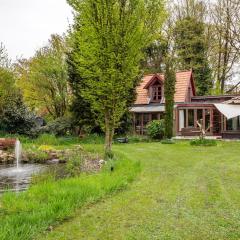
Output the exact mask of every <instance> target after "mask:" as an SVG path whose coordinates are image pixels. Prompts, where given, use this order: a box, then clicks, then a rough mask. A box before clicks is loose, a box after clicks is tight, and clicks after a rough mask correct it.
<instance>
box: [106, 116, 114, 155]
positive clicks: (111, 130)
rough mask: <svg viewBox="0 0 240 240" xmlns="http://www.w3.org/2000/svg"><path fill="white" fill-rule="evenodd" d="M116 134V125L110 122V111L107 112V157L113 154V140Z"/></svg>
mask: <svg viewBox="0 0 240 240" xmlns="http://www.w3.org/2000/svg"><path fill="white" fill-rule="evenodd" d="M113 135H114V127H113V126H112V124H111V123H110V115H109V113H106V114H105V157H107V158H109V157H111V155H112V141H113Z"/></svg>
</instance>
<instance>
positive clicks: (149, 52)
mask: <svg viewBox="0 0 240 240" xmlns="http://www.w3.org/2000/svg"><path fill="white" fill-rule="evenodd" d="M167 51H168V40H167V39H166V38H165V37H163V36H160V37H159V39H157V40H155V41H154V42H153V43H151V44H150V45H149V46H148V47H147V48H146V49H144V53H145V58H144V61H143V62H142V68H143V69H144V72H146V73H151V74H152V73H161V72H163V68H162V66H163V64H164V58H165V57H166V55H167Z"/></svg>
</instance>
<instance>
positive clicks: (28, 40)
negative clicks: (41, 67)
mask: <svg viewBox="0 0 240 240" xmlns="http://www.w3.org/2000/svg"><path fill="white" fill-rule="evenodd" d="M72 21H73V14H72V8H71V7H70V6H69V5H68V4H67V3H66V0H0V42H2V43H3V44H4V45H5V47H6V49H7V51H8V55H9V57H10V58H11V59H12V60H15V59H16V57H18V58H22V57H24V58H29V57H31V56H33V55H34V53H35V51H36V50H37V49H38V48H40V47H42V46H44V45H45V44H46V43H47V41H48V39H49V37H50V35H51V34H53V33H58V34H62V33H64V32H66V31H67V29H68V27H69V24H71V23H72Z"/></svg>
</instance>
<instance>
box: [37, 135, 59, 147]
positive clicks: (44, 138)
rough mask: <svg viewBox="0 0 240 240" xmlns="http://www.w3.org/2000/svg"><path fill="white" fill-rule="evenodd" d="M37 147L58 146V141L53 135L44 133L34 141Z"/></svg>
mask: <svg viewBox="0 0 240 240" xmlns="http://www.w3.org/2000/svg"><path fill="white" fill-rule="evenodd" d="M34 143H35V144H37V145H59V143H60V139H59V138H57V137H56V136H55V135H54V134H47V133H44V134H42V135H40V136H39V137H38V138H37V139H35V140H34Z"/></svg>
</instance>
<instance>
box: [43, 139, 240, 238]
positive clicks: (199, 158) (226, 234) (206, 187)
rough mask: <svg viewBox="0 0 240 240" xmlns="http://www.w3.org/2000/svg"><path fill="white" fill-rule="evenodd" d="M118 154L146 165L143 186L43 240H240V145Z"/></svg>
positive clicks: (156, 146) (132, 147) (130, 149)
mask: <svg viewBox="0 0 240 240" xmlns="http://www.w3.org/2000/svg"><path fill="white" fill-rule="evenodd" d="M114 148H115V151H116V152H118V153H121V154H127V156H128V158H130V159H135V160H140V161H141V163H142V168H143V171H142V173H141V176H140V177H139V178H138V180H137V181H134V182H133V184H131V186H130V188H128V190H127V191H123V192H120V193H118V194H116V195H115V196H113V197H111V198H107V199H104V200H102V201H101V202H98V203H97V204H93V205H89V206H87V207H83V208H81V209H80V210H79V211H78V213H77V214H76V217H75V218H73V219H72V220H69V221H66V222H65V223H64V224H62V225H60V226H58V227H57V228H55V229H54V231H53V232H51V233H49V234H48V235H44V236H42V237H40V238H39V239H47V240H70V239H71V240H75V239H76V240H80V239H84V240H85V239H88V240H96V239H104V240H107V239H109V240H110V239H111V240H112V239H114V240H120V239H124V240H125V239H129V240H130V239H131V240H132V239H136V240H148V239H149V240H154V239H171V240H175V239H176V240H179V239H184V240H190V239H192V240H196V239H197V240H200V239H202V240H206V239H208V240H209V239H216V240H220V239H222V240H223V239H224V240H226V239H228V240H229V239H240V143H239V142H229V143H227V142H226V143H218V146H214V147H193V146H190V145H189V142H185V143H177V144H173V145H162V144H160V143H139V144H128V145H117V146H115V147H114Z"/></svg>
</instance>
